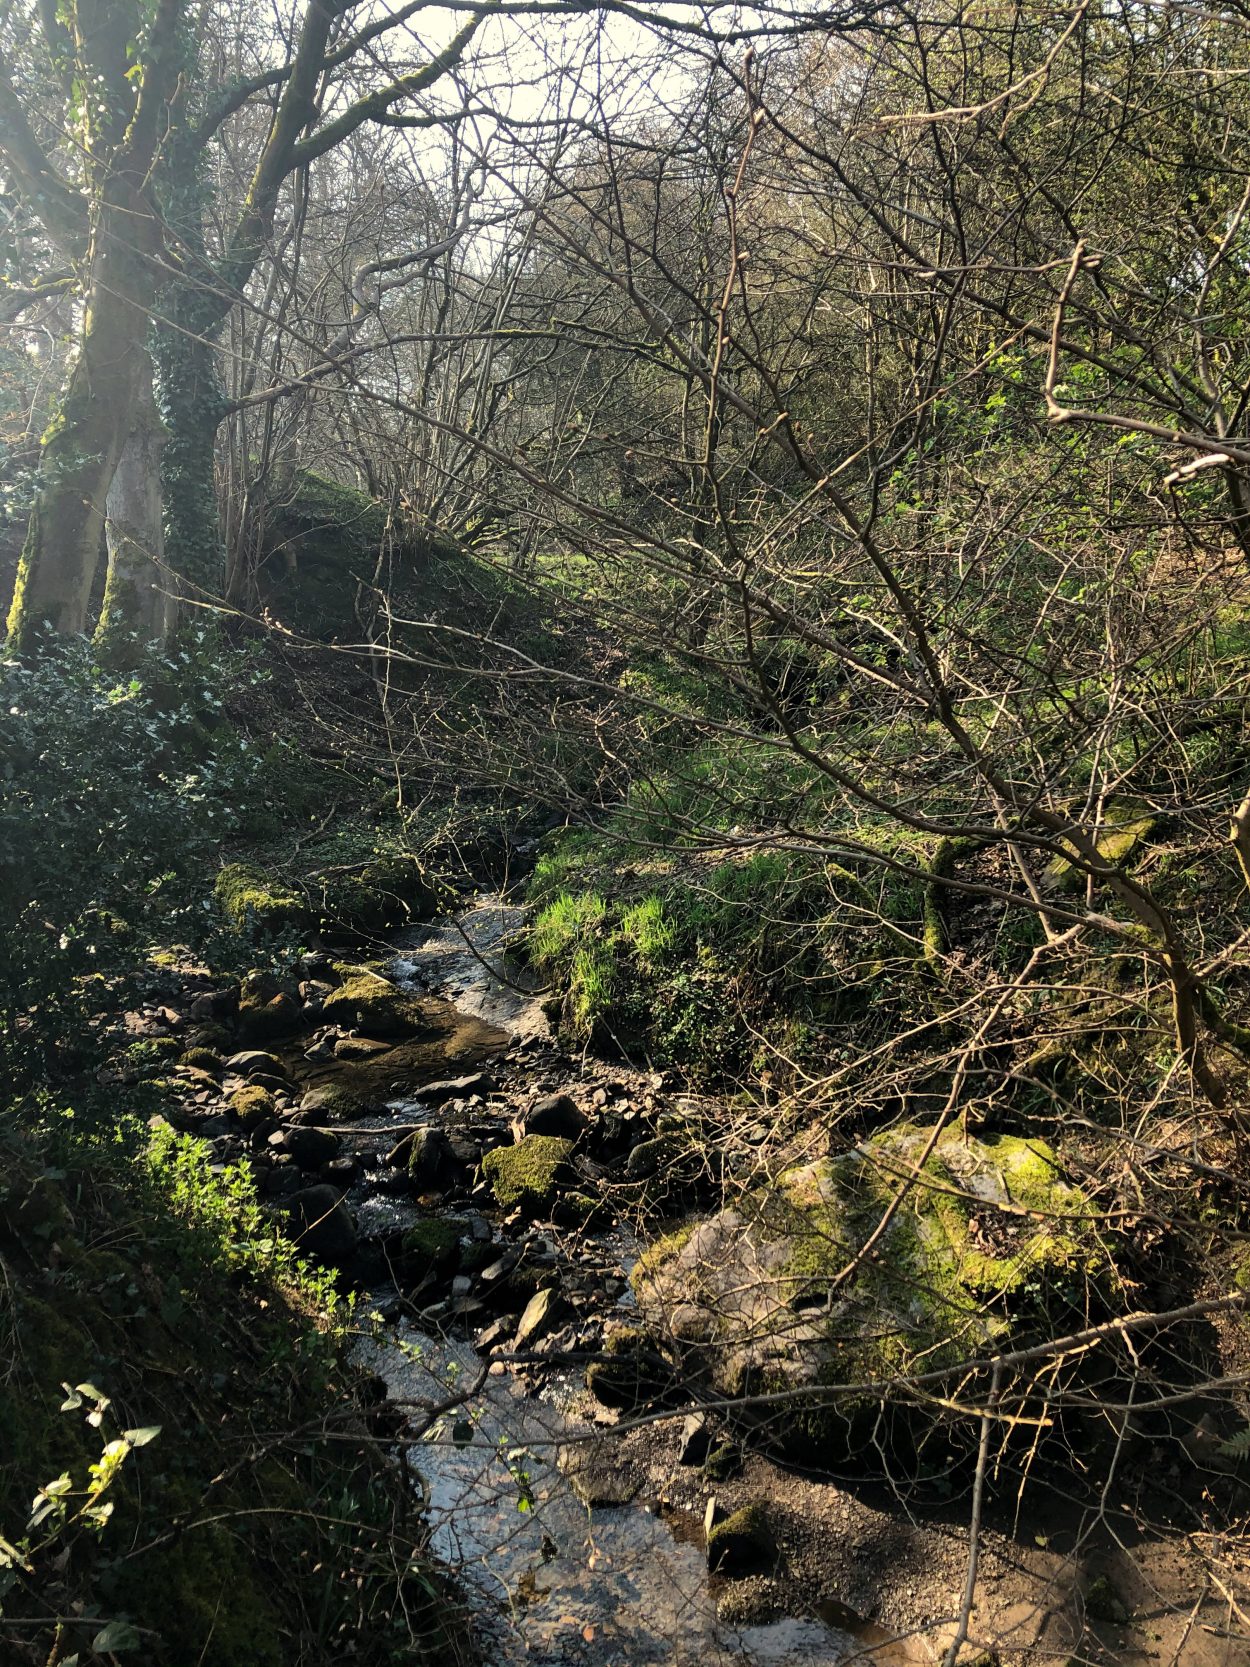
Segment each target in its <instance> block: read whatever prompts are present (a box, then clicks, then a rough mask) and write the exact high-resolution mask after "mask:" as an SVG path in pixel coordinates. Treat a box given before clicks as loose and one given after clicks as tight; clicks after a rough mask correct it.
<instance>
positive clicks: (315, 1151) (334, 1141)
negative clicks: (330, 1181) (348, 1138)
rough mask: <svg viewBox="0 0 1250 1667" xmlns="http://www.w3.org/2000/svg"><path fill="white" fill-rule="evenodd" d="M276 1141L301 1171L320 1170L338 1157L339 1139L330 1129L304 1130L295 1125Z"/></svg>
mask: <svg viewBox="0 0 1250 1667" xmlns="http://www.w3.org/2000/svg"><path fill="white" fill-rule="evenodd" d="M278 1139H279V1140H280V1141H281V1142H282V1147H281V1149H282V1150H283V1151H284V1152H286V1153H288V1154H289V1155H290V1157H291V1158H292V1160H293V1161H294V1162H295V1163H297V1164H298V1165H299V1166H300V1168H301V1169H320V1168H321V1167H322V1165H323V1164H327V1163H329V1162H330V1160H331V1159H332V1158H336V1157H338V1155H339V1145H340V1142H339V1137H338V1136H337V1135H336V1134H334V1133H333V1132H332V1131H331V1130H330V1129H313V1128H305V1127H302V1126H300V1125H299V1124H296V1125H294V1126H293V1127H291V1128H288V1129H284V1130H283V1131H282V1133H281V1134H280V1135H279V1136H278Z"/></svg>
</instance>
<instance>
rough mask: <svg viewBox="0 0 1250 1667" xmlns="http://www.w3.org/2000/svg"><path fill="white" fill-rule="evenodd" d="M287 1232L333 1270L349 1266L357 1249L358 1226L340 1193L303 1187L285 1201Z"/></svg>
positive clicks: (320, 1187) (302, 1247)
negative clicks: (347, 1264)
mask: <svg viewBox="0 0 1250 1667" xmlns="http://www.w3.org/2000/svg"><path fill="white" fill-rule="evenodd" d="M283 1208H284V1209H285V1211H286V1212H287V1221H288V1230H289V1231H290V1232H291V1236H292V1237H293V1238H294V1240H295V1242H296V1244H298V1245H299V1246H300V1248H301V1249H302V1250H307V1251H308V1252H309V1253H310V1254H311V1255H313V1256H315V1257H317V1259H318V1260H319V1261H322V1262H326V1263H328V1264H329V1265H330V1266H331V1267H343V1266H344V1265H345V1264H346V1263H348V1262H350V1260H351V1258H352V1256H353V1255H354V1254H355V1251H356V1245H357V1233H356V1223H355V1222H354V1221H353V1220H352V1217H351V1213H350V1211H349V1210H348V1208H347V1206H346V1205H345V1204H344V1203H343V1200H342V1199H341V1198H340V1196H339V1193H338V1189H337V1188H335V1187H331V1186H326V1185H324V1184H323V1185H319V1186H315V1187H303V1188H301V1189H300V1190H299V1191H298V1192H294V1193H292V1194H291V1196H290V1197H289V1198H288V1199H286V1200H285V1202H284V1204H283Z"/></svg>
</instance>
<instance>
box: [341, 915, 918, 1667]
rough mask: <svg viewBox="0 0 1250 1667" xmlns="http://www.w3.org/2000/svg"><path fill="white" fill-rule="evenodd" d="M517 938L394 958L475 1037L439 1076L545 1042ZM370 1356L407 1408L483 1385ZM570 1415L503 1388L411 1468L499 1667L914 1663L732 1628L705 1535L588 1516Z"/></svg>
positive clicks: (567, 1395)
mask: <svg viewBox="0 0 1250 1667" xmlns="http://www.w3.org/2000/svg"><path fill="white" fill-rule="evenodd" d="M519 923H520V911H519V910H517V909H514V908H511V907H509V906H508V905H506V904H504V903H503V902H502V901H501V900H499V899H497V898H483V899H481V900H479V901H478V902H477V903H476V904H475V905H474V906H473V907H471V908H470V909H469V910H467V911H466V912H465V913H464V914H462V915H461V916H459V917H458V918H457V920H455V921H452V922H447V923H443V924H440V925H438V926H436V927H433V928H429V929H425V930H414V931H411V932H408V933H406V934H404V936H403V937H402V938H401V939H399V940H397V942H396V945H395V947H396V949H397V951H398V958H397V960H396V962H395V964H394V966H393V968H392V975H393V976H394V977H396V978H397V979H398V980H400V981H401V982H411V983H412V985H413V986H414V988H416V989H419V990H421V991H423V992H424V993H426V994H428V995H430V996H434V997H438V998H439V999H440V1000H441V1001H444V1002H447V1003H449V1004H451V1005H452V1006H453V1007H454V1008H455V1009H456V1010H457V1012H458V1014H459V1015H461V1016H463V1018H464V1019H465V1021H466V1023H465V1024H464V1025H463V1026H458V1025H456V1024H452V1025H451V1026H449V1029H448V1038H449V1051H448V1053H447V1054H446V1055H445V1057H444V1059H443V1061H442V1063H443V1064H444V1065H446V1066H449V1067H458V1066H461V1065H462V1063H463V1061H464V1059H465V1058H466V1056H467V1055H470V1054H471V1055H474V1056H476V1057H481V1056H482V1055H483V1054H488V1053H489V1052H490V1051H491V1048H492V1041H493V1038H494V1037H495V1036H498V1037H500V1038H502V1040H501V1042H500V1043H499V1044H498V1045H500V1046H502V1045H503V1044H504V1043H505V1042H508V1041H515V1040H516V1039H517V1038H526V1037H531V1036H540V1035H542V1034H543V1033H544V1032H545V1029H546V1025H545V1020H544V1019H543V1017H542V1014H541V1010H540V1007H539V1004H538V999H537V996H536V994H535V993H534V991H533V989H532V985H528V984H527V979H526V975H525V973H524V970H523V969H521V968H519V967H517V966H516V965H515V964H513V963H510V962H509V961H508V960H507V959H506V955H505V944H506V940H507V937H508V935H509V934H510V933H511V932H513V931H515V929H516V927H517V926H518V925H519ZM427 1049H428V1044H427ZM420 1065H421V1072H422V1077H423V1079H424V1080H425V1081H429V1080H431V1078H432V1076H434V1075H436V1074H438V1070H439V1066H438V1064H437V1063H436V1062H435V1060H434V1058H431V1057H423V1058H422V1060H421V1062H420ZM414 1076H415V1073H414ZM419 1080H421V1079H420V1078H418V1079H417V1082H418V1085H417V1086H415V1087H414V1089H413V1091H412V1093H413V1097H412V1098H407V1097H404V1098H402V1099H400V1100H397V1101H395V1102H393V1104H394V1107H395V1110H396V1112H397V1113H402V1116H403V1117H404V1118H405V1119H406V1120H410V1121H417V1122H419V1121H420V1120H421V1118H422V1115H423V1110H422V1106H421V1101H420V1088H419ZM623 1300H624V1301H626V1302H628V1294H627V1293H626V1295H625V1297H624V1299H623ZM364 1352H365V1358H366V1360H367V1363H368V1365H369V1366H370V1367H371V1369H373V1370H375V1371H377V1372H378V1373H380V1375H381V1376H382V1377H383V1378H384V1379H385V1380H386V1382H387V1385H388V1388H389V1391H390V1394H391V1396H392V1398H393V1399H394V1400H396V1401H398V1402H401V1403H402V1402H404V1401H418V1402H429V1401H440V1400H442V1399H443V1398H444V1396H445V1395H446V1393H447V1390H448V1388H449V1387H454V1386H455V1385H456V1384H457V1383H463V1382H465V1381H466V1380H468V1379H471V1378H473V1377H475V1376H476V1374H477V1373H478V1372H479V1370H480V1368H481V1362H480V1359H479V1357H478V1356H477V1355H476V1354H475V1352H474V1350H473V1346H472V1343H471V1341H470V1340H468V1339H467V1338H457V1337H450V1338H436V1337H432V1336H428V1335H425V1334H423V1333H421V1332H419V1331H416V1330H414V1329H411V1328H405V1327H403V1326H398V1327H395V1328H394V1329H393V1330H392V1331H391V1332H390V1334H389V1335H388V1336H387V1337H385V1338H383V1339H382V1340H381V1341H378V1342H373V1343H370V1344H369V1345H367V1347H366V1349H365V1351H364ZM571 1399H572V1394H571V1385H570V1384H569V1383H568V1382H562V1381H561V1380H560V1379H558V1378H557V1379H555V1380H553V1381H549V1382H548V1384H547V1385H546V1387H544V1388H543V1390H542V1391H541V1392H540V1393H534V1392H533V1391H532V1389H531V1388H530V1387H529V1386H528V1385H527V1384H526V1383H525V1382H524V1380H521V1379H518V1378H517V1377H515V1376H513V1375H512V1374H511V1373H507V1372H505V1373H502V1374H500V1373H498V1372H497V1373H496V1374H494V1375H491V1376H488V1377H487V1378H486V1380H485V1383H484V1386H483V1387H482V1389H481V1390H480V1391H479V1392H478V1393H477V1394H476V1395H475V1396H473V1397H472V1399H471V1400H470V1401H469V1402H468V1404H467V1405H466V1406H465V1407H464V1408H462V1409H460V1410H458V1411H456V1412H455V1413H453V1414H450V1415H449V1417H448V1419H447V1420H446V1422H445V1425H444V1426H443V1427H441V1428H439V1427H436V1428H435V1429H434V1430H432V1431H431V1432H430V1436H429V1438H428V1439H427V1440H425V1441H424V1442H422V1443H421V1444H419V1445H418V1446H417V1447H416V1449H415V1450H413V1452H412V1454H411V1458H412V1461H413V1463H414V1464H415V1467H416V1469H417V1471H418V1472H419V1473H420V1475H421V1477H422V1479H423V1482H424V1486H425V1489H426V1491H427V1495H428V1501H429V1512H430V1520H431V1524H432V1527H433V1535H434V1549H435V1550H436V1552H437V1553H438V1554H439V1555H440V1556H441V1557H442V1558H443V1559H444V1560H445V1561H446V1562H447V1563H448V1564H449V1565H450V1566H452V1567H453V1568H454V1569H456V1570H458V1571H459V1572H460V1575H461V1578H462V1580H463V1582H464V1584H465V1586H466V1588H467V1589H468V1590H469V1592H470V1593H471V1594H473V1595H475V1596H476V1598H477V1599H478V1620H479V1625H480V1630H481V1634H482V1640H483V1656H484V1658H485V1660H486V1661H487V1662H488V1663H489V1664H490V1667H512V1664H514V1663H521V1662H525V1663H528V1664H530V1667H557V1664H558V1667H570V1664H574V1663H576V1664H581V1667H653V1664H656V1667H658V1664H666V1667H667V1664H671V1667H739V1664H740V1667H799V1664H800V1663H802V1664H803V1667H842V1664H844V1663H847V1662H850V1661H853V1660H854V1661H870V1662H876V1663H878V1664H879V1667H899V1664H901V1663H903V1662H905V1661H909V1660H911V1659H913V1658H911V1657H909V1656H907V1655H905V1654H904V1653H903V1652H902V1651H901V1650H899V1649H898V1648H897V1647H896V1646H894V1645H893V1644H891V1643H890V1642H889V1641H888V1640H887V1639H886V1638H885V1636H884V1635H883V1634H878V1633H876V1631H875V1629H869V1628H860V1627H857V1628H856V1630H855V1631H854V1632H850V1631H846V1630H843V1629H842V1628H841V1627H839V1626H836V1625H833V1624H829V1623H826V1622H825V1621H823V1620H820V1619H817V1618H809V1619H785V1620H779V1621H774V1622H771V1623H769V1624H766V1625H760V1626H746V1627H741V1628H735V1627H732V1626H729V1625H727V1624H725V1623H723V1622H722V1621H721V1620H720V1619H719V1618H718V1615H717V1599H718V1596H719V1593H718V1592H717V1590H716V1589H715V1583H714V1582H713V1581H712V1580H711V1579H710V1578H709V1575H708V1571H707V1566H706V1559H705V1553H704V1550H703V1539H702V1532H701V1524H700V1523H698V1522H695V1521H694V1520H693V1518H687V1517H679V1518H677V1519H675V1520H670V1519H669V1518H667V1517H666V1516H664V1515H663V1514H662V1513H661V1511H660V1508H659V1505H658V1503H657V1502H656V1501H653V1500H647V1499H645V1498H630V1497H628V1489H627V1488H622V1489H621V1490H620V1502H619V1503H614V1504H612V1505H596V1506H595V1507H594V1508H593V1509H590V1508H588V1507H587V1506H586V1505H585V1504H584V1503H583V1502H582V1499H581V1497H580V1496H579V1494H578V1492H577V1491H576V1490H575V1488H574V1486H573V1483H572V1481H571V1480H570V1474H571V1473H572V1472H573V1471H575V1470H577V1469H578V1468H579V1467H581V1468H583V1469H584V1468H586V1467H593V1468H594V1471H595V1474H594V1484H595V1485H594V1488H593V1490H592V1493H593V1497H595V1498H598V1499H604V1498H613V1497H614V1492H613V1476H612V1472H611V1458H610V1452H611V1449H610V1447H609V1446H608V1445H607V1444H606V1443H604V1442H603V1440H602V1437H601V1436H598V1437H597V1434H596V1432H595V1430H594V1429H593V1428H592V1427H591V1426H589V1425H588V1424H586V1423H585V1422H583V1421H582V1420H580V1419H579V1418H578V1417H577V1415H576V1413H575V1412H573V1411H572V1410H571V1407H570V1401H571Z"/></svg>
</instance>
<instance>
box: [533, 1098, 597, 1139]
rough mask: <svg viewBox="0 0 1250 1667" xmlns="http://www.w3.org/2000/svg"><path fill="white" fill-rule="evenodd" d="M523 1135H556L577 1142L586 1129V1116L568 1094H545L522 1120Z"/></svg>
mask: <svg viewBox="0 0 1250 1667" xmlns="http://www.w3.org/2000/svg"><path fill="white" fill-rule="evenodd" d="M520 1123H521V1130H522V1134H523V1135H534V1134H541V1135H555V1136H556V1137H557V1138H558V1139H560V1140H576V1139H577V1137H578V1135H580V1134H581V1132H582V1130H583V1129H584V1128H585V1127H586V1114H585V1112H584V1111H582V1109H581V1108H580V1106H578V1104H577V1102H576V1101H575V1100H573V1099H572V1098H571V1096H569V1095H568V1094H545V1095H544V1096H543V1098H542V1099H541V1100H535V1102H534V1104H533V1105H532V1106H531V1107H530V1109H529V1110H528V1111H527V1112H525V1113H524V1115H523V1116H522V1117H521V1119H520Z"/></svg>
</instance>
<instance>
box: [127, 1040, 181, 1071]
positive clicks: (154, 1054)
mask: <svg viewBox="0 0 1250 1667" xmlns="http://www.w3.org/2000/svg"><path fill="white" fill-rule="evenodd" d="M181 1053H182V1043H181V1042H180V1041H179V1040H178V1038H177V1037H176V1036H145V1037H143V1039H142V1040H141V1041H138V1042H131V1043H130V1044H129V1045H128V1047H127V1048H126V1062H127V1064H128V1065H130V1066H131V1067H132V1068H133V1069H134V1070H138V1071H149V1070H155V1069H157V1068H158V1067H160V1066H162V1065H168V1064H169V1062H170V1061H171V1060H173V1059H177V1058H178V1056H179V1055H180V1054H181Z"/></svg>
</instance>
